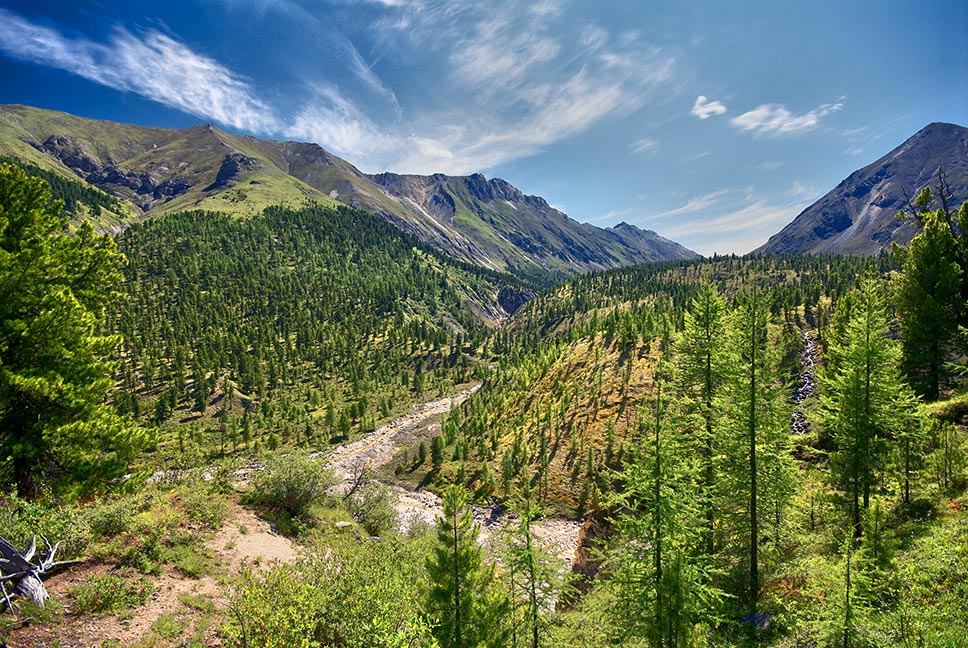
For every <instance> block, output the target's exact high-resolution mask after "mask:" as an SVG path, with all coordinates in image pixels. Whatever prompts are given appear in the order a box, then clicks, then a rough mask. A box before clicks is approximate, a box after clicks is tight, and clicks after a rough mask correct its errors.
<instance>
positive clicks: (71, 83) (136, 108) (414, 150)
mask: <svg viewBox="0 0 968 648" xmlns="http://www.w3.org/2000/svg"><path fill="white" fill-rule="evenodd" d="M0 103H21V104H28V105H33V106H38V107H41V108H49V109H55V110H63V111H66V112H70V113H73V114H77V115H81V116H84V117H91V118H96V119H109V120H114V121H121V122H126V123H134V124H141V125H151V126H167V127H176V128H181V127H186V126H191V125H194V124H198V123H206V122H213V123H215V124H217V125H219V126H220V127H222V128H224V129H226V130H228V131H230V132H235V133H244V134H251V135H254V136H257V137H263V138H270V139H279V140H298V141H312V142H316V143H318V144H320V145H321V146H323V147H324V148H326V149H327V150H329V151H331V152H333V153H335V154H337V155H339V156H340V157H343V158H344V159H346V160H348V161H349V162H351V163H352V164H354V165H356V166H357V167H358V168H359V169H361V170H362V171H364V172H368V173H375V172H380V171H394V172H398V173H420V174H429V173H435V172H439V173H447V174H452V175H463V174H470V173H475V172H481V173H484V174H485V175H486V176H488V177H500V178H504V179H505V180H507V181H508V182H510V183H511V184H513V185H515V186H517V187H518V188H520V189H521V190H522V191H524V192H525V193H527V194H533V195H539V196H542V197H544V198H545V199H546V200H548V202H549V203H551V204H552V205H553V206H555V207H557V208H558V209H560V210H562V211H563V212H565V213H567V214H568V215H569V216H571V217H572V218H575V219H576V220H579V221H583V222H589V223H592V224H595V225H598V226H602V227H604V226H610V225H615V224H617V223H619V222H622V221H625V222H628V223H631V224H633V225H636V226H638V227H641V228H644V229H651V230H654V231H656V232H658V233H659V234H661V235H662V236H665V237H667V238H671V239H673V240H676V241H678V242H680V243H682V244H683V245H685V246H686V247H689V248H691V249H693V250H696V251H698V252H700V253H702V254H705V255H709V254H712V253H714V252H717V253H738V254H742V253H745V252H748V251H750V250H752V249H753V248H755V247H757V246H759V245H761V244H763V243H764V242H766V240H767V239H768V238H769V236H770V235H772V234H774V233H776V232H777V231H779V230H780V229H781V228H782V227H783V226H784V225H786V224H787V223H789V222H790V221H792V220H793V218H794V217H795V216H796V215H797V214H798V213H799V212H800V211H802V210H803V209H804V208H805V207H807V206H808V205H810V204H811V203H812V202H814V201H815V200H816V199H818V198H819V197H821V196H822V195H824V194H825V193H826V192H828V191H829V190H831V189H833V188H834V186H836V185H837V183H838V182H840V181H841V180H843V179H844V178H845V177H847V175H849V174H850V173H851V172H852V171H854V170H856V169H859V168H861V167H863V166H865V165H867V164H869V163H871V162H873V161H874V160H876V159H878V158H879V157H881V156H882V155H884V154H886V153H887V152H889V151H890V150H891V149H893V148H894V147H896V146H897V145H899V144H900V143H902V142H903V141H904V140H905V139H907V138H908V137H910V136H911V135H913V134H914V133H916V132H917V131H918V130H920V129H921V128H923V127H924V126H925V125H927V124H928V123H930V122H934V121H946V122H952V123H957V124H961V125H963V126H968V2H964V0H919V1H913V0H909V1H903V2H902V1H898V0H876V1H866V2H855V1H850V0H837V1H825V0H812V1H811V2H788V1H786V0H770V1H768V2H740V1H736V2H723V1H722V0H708V1H706V0H691V1H690V2H682V1H681V0H676V1H670V2H666V1H664V0H608V1H606V2H589V1H587V0H586V1H584V2H582V1H578V0H575V1H571V2H569V1H567V0H536V1H531V2H526V1H521V2H513V1H507V0H488V1H487V2H482V1H479V2H466V1H455V0H356V1H354V0H315V1H312V2H310V1H302V0H205V1H198V2H192V1H188V0H185V1H179V0H163V1H158V2H150V1H149V2H136V1H131V2H107V1H94V2H92V1H88V0H70V1H65V2H55V1H43V0H41V1H38V0H29V1H25V2H20V1H14V2H10V1H7V0H0Z"/></svg>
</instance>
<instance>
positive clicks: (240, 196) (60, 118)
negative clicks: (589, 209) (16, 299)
mask: <svg viewBox="0 0 968 648" xmlns="http://www.w3.org/2000/svg"><path fill="white" fill-rule="evenodd" d="M0 155H8V156H13V157H18V158H21V159H23V160H25V161H27V162H29V163H31V164H35V165H37V166H40V167H42V168H45V169H48V170H50V171H52V172H56V173H59V174H61V175H63V176H65V177H72V178H75V179H76V178H82V179H83V180H85V181H86V182H88V183H91V184H93V185H95V186H97V187H99V188H100V189H103V190H104V191H106V192H108V193H110V194H112V195H116V196H119V197H121V198H123V199H125V201H127V202H128V203H130V205H131V206H130V208H129V213H128V214H127V216H128V217H129V218H130V219H132V220H133V219H137V218H138V217H139V216H140V215H144V214H148V213H151V214H154V215H157V214H167V213H173V212H176V211H181V210H185V209H208V210H218V211H227V212H232V213H236V214H244V215H253V214H256V213H258V212H260V211H261V210H262V209H263V208H265V207H266V206H268V205H273V204H285V205H288V206H292V207H299V206H302V205H304V204H306V203H307V201H315V202H319V203H321V204H335V202H336V201H338V202H341V203H343V204H347V205H350V206H353V207H359V208H362V209H365V210H367V211H371V212H374V213H377V214H379V215H381V216H382V217H384V218H386V219H387V220H389V221H391V222H393V223H394V224H395V225H397V226H398V227H399V228H400V229H403V230H404V231H407V232H409V233H411V234H413V235H414V236H416V237H417V238H419V239H420V240H422V241H424V242H425V243H428V244H430V245H432V246H434V247H436V248H438V249H439V250H441V251H443V252H445V253H446V254H448V255H450V256H452V257H455V258H458V259H461V260H464V261H468V262H470V263H473V264H475V265H478V266H481V267H485V268H489V269H492V270H501V271H512V272H515V273H516V274H518V275H519V276H523V277H528V278H532V279H540V280H542V281H545V282H547V281H549V280H550V279H552V278H554V277H557V276H568V275H572V274H575V273H577V272H585V271H590V270H600V269H605V268H612V267H618V266H621V265H628V264H633V263H643V262H650V261H660V260H667V259H679V258H691V257H695V256H696V255H695V254H694V253H693V252H691V251H689V250H686V249H685V248H683V247H682V246H680V245H678V244H676V243H674V242H672V241H669V240H666V239H664V238H662V237H660V236H658V235H657V234H655V233H654V232H648V231H643V230H639V229H637V228H635V227H633V226H631V225H627V224H623V225H620V226H617V227H615V228H609V229H600V228H597V227H594V226H592V225H587V224H583V223H578V222H576V221H574V220H572V219H570V218H568V217H567V216H566V215H565V214H563V213H561V212H559V211H558V210H556V209H553V208H552V207H550V206H549V205H548V203H547V202H546V201H545V200H544V199H542V198H538V197H535V196H526V195H524V194H523V193H522V192H520V191H519V190H517V189H515V188H514V187H512V186H511V185H509V184H508V183H507V182H505V181H503V180H499V179H493V180H487V179H485V178H484V177H483V176H481V175H473V176H469V177H448V176H444V175H434V176H400V175H396V174H390V173H385V174H380V175H365V174H363V173H361V172H360V171H359V170H358V169H356V168H355V167H353V165H351V164H349V163H348V162H346V161H344V160H341V159H340V158H337V157H335V156H333V155H331V154H329V153H328V152H326V151H325V150H324V149H322V148H321V147H319V146H317V145H315V144H306V143H300V142H276V141H270V140H260V139H256V138H253V137H242V136H236V135H231V134H229V133H225V132H223V131H221V130H219V129H217V128H215V127H214V126H212V125H201V126H193V127H191V128H185V129H181V130H174V129H165V128H147V127H140V126H131V125H126V124H116V123H112V122H103V121H95V120H90V119H84V118H81V117H75V116H72V115H68V114H65V113H58V112H53V111H47V110H40V109H37V108H31V107H27V106H2V107H0Z"/></svg>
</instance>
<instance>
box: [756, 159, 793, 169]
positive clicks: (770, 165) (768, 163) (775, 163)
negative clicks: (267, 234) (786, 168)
mask: <svg viewBox="0 0 968 648" xmlns="http://www.w3.org/2000/svg"><path fill="white" fill-rule="evenodd" d="M784 164H786V162H785V161H784V160H765V161H763V162H760V163H759V164H757V165H756V168H757V169H760V170H762V171H776V170H777V169H779V168H780V167H781V166H783V165H784Z"/></svg>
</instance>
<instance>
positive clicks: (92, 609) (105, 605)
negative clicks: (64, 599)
mask: <svg viewBox="0 0 968 648" xmlns="http://www.w3.org/2000/svg"><path fill="white" fill-rule="evenodd" d="M154 591H155V588H154V585H152V584H151V583H150V582H149V581H148V580H147V579H145V578H139V579H138V580H137V581H131V580H128V579H126V578H122V577H121V576H116V575H114V574H100V575H97V576H94V577H93V578H91V580H89V581H88V582H86V583H83V584H81V585H75V586H74V587H72V588H71V589H70V590H68V593H69V594H70V595H71V596H72V597H73V598H74V601H75V609H76V610H77V611H78V612H82V613H106V612H123V611H125V610H128V609H130V608H133V607H135V606H137V605H142V604H144V603H146V602H147V601H148V599H149V598H151V595H152V594H153V593H154Z"/></svg>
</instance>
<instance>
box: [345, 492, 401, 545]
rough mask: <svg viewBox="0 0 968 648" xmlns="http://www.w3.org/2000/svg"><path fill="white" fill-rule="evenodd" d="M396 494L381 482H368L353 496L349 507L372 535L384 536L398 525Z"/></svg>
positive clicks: (356, 518)
mask: <svg viewBox="0 0 968 648" xmlns="http://www.w3.org/2000/svg"><path fill="white" fill-rule="evenodd" d="M397 499H398V498H397V496H396V494H395V493H394V492H393V491H391V490H390V489H389V488H387V487H386V486H384V485H383V484H380V483H379V482H373V481H371V482H367V483H366V484H364V485H363V488H361V489H360V490H359V491H357V492H356V493H354V494H353V496H352V497H350V499H349V501H348V502H347V507H348V508H349V510H350V513H352V514H353V518H354V519H355V520H356V521H357V522H359V523H360V524H362V525H363V528H364V529H366V532H367V533H369V534H370V535H382V534H383V533H384V532H386V531H390V530H392V529H393V528H394V527H396V524H397V510H396V508H395V507H396V503H397Z"/></svg>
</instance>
